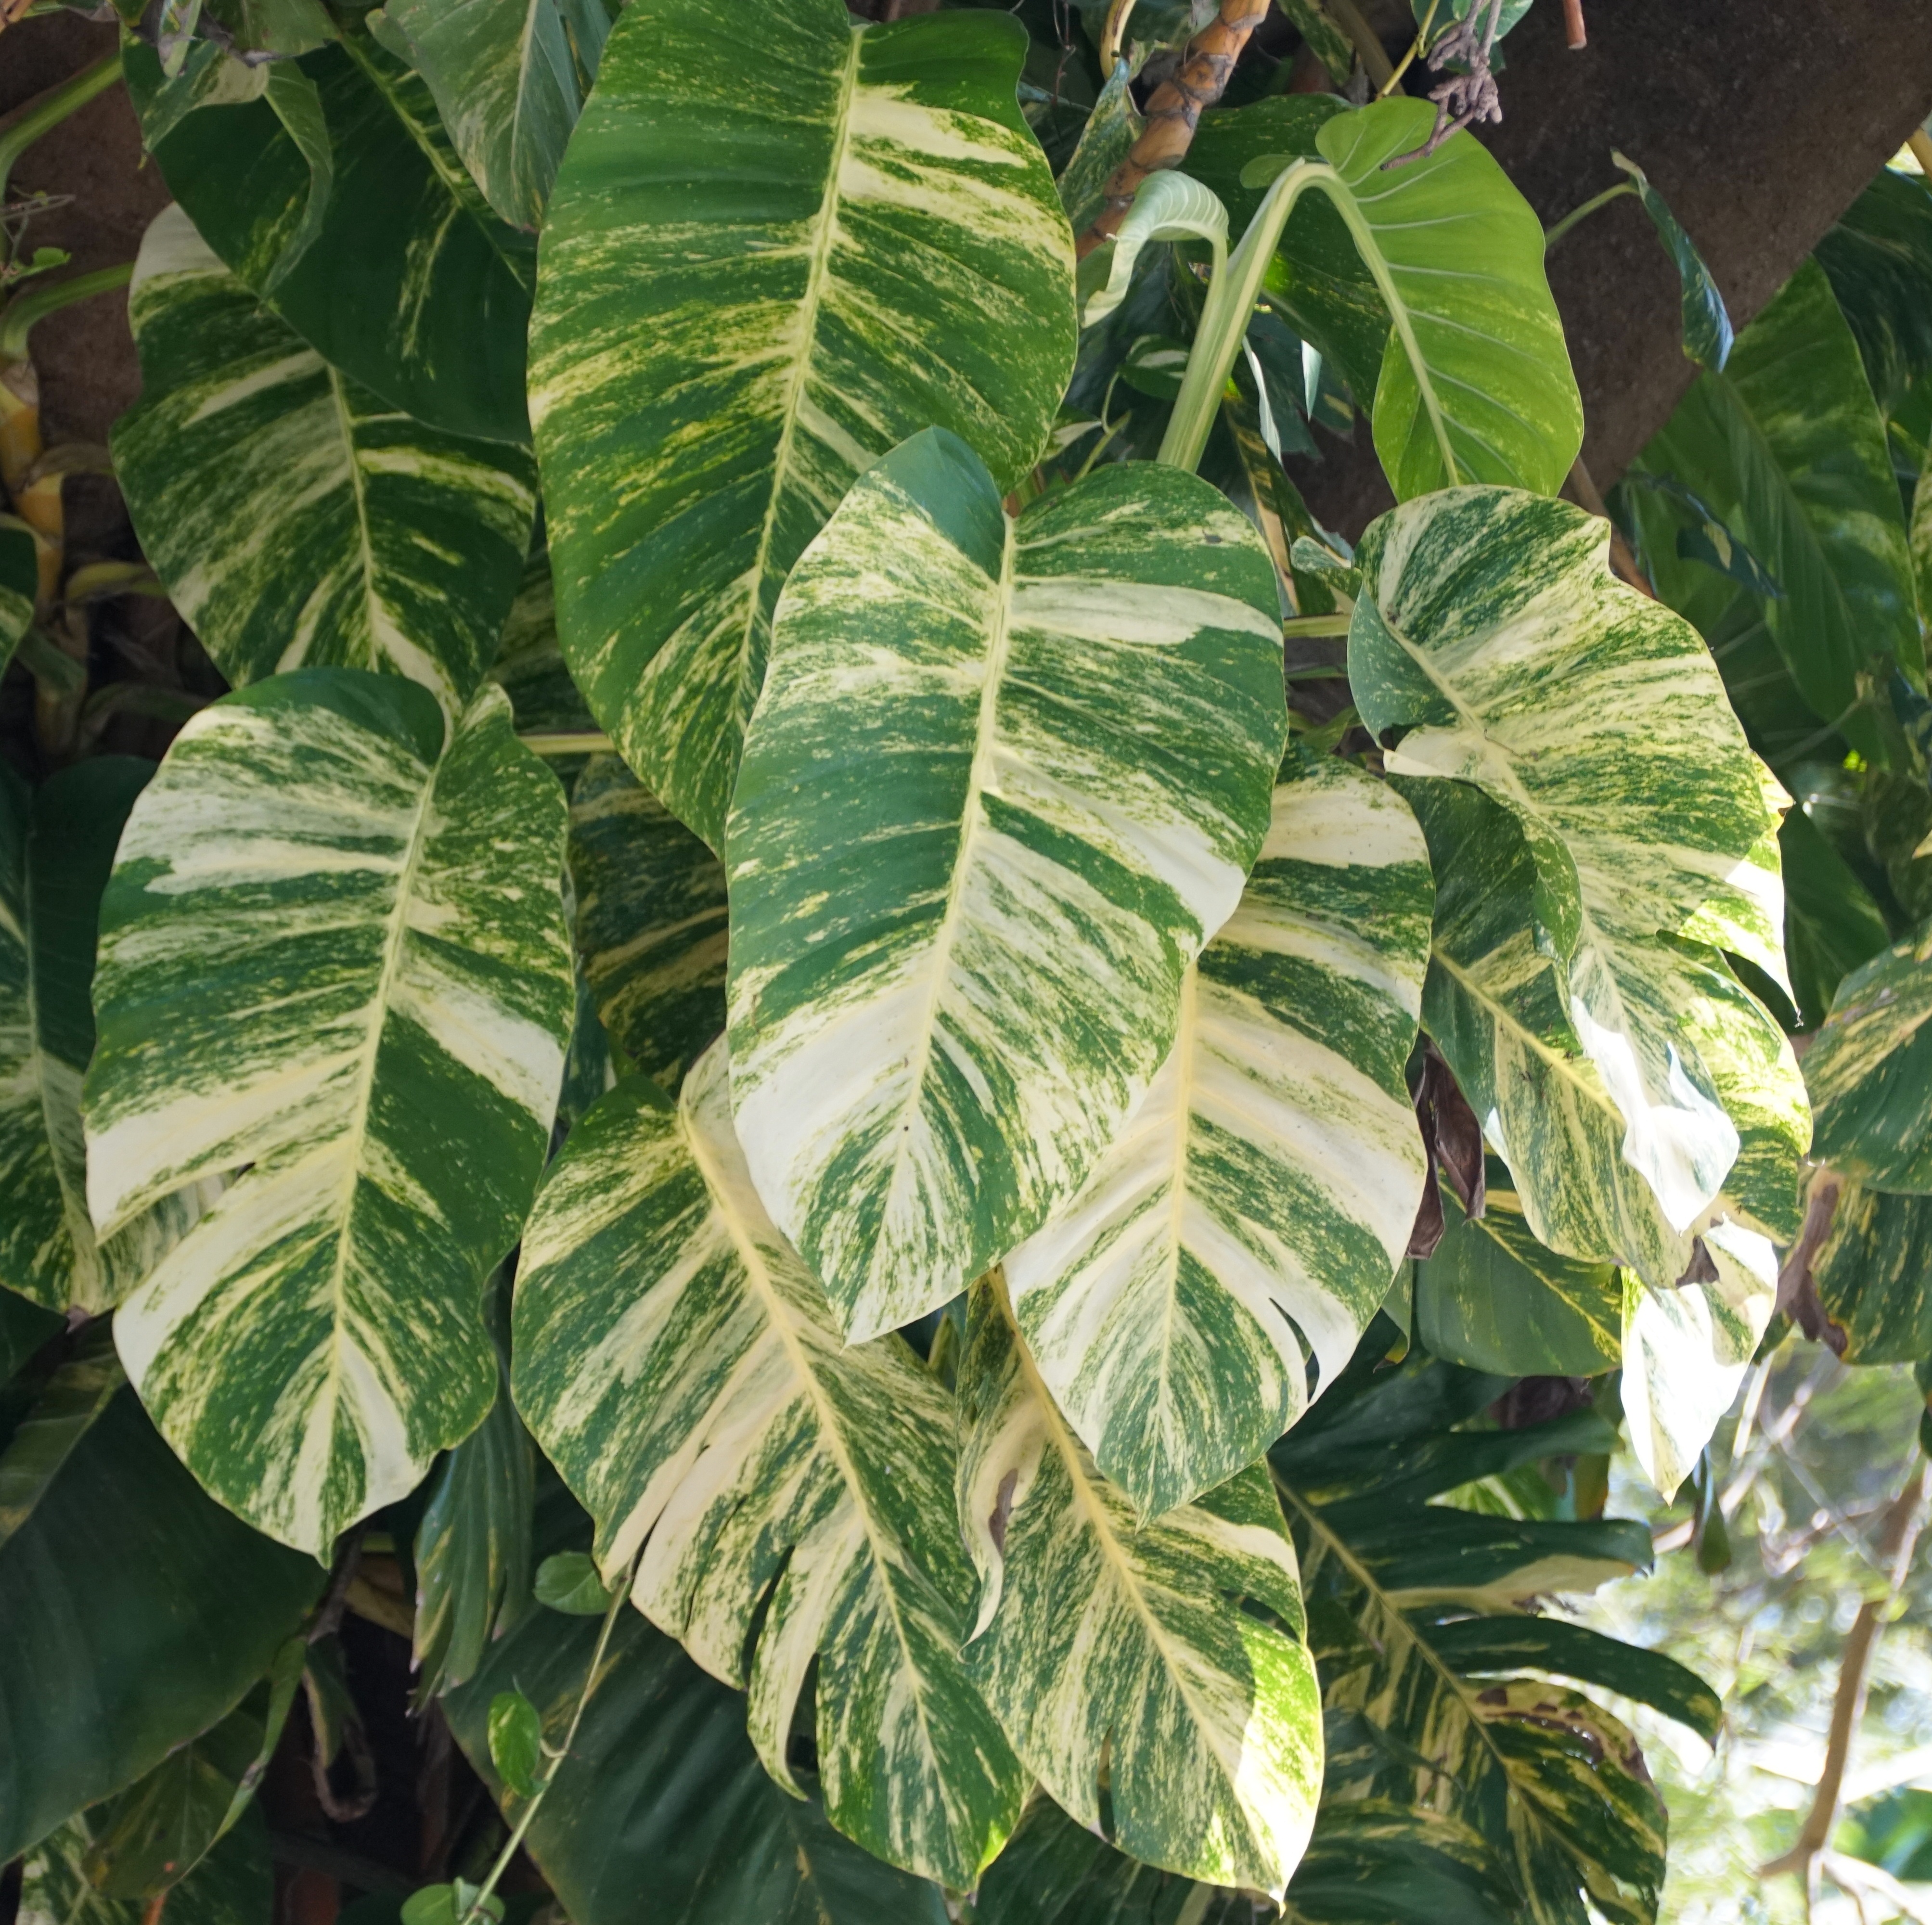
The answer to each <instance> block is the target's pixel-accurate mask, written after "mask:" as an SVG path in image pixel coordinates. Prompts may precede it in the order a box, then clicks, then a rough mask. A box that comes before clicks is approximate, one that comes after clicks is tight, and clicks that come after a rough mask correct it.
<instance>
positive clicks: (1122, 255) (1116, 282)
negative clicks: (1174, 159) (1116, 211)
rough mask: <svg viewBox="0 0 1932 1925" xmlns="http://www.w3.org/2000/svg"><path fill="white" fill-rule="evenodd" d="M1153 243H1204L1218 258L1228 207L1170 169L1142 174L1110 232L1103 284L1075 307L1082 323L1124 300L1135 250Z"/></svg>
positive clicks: (1105, 313) (1104, 314) (1089, 323)
mask: <svg viewBox="0 0 1932 1925" xmlns="http://www.w3.org/2000/svg"><path fill="white" fill-rule="evenodd" d="M1154 241H1205V242H1207V243H1208V244H1209V245H1210V246H1211V247H1212V248H1213V249H1214V258H1215V259H1216V260H1217V262H1218V261H1220V260H1221V259H1223V257H1224V256H1226V252H1227V247H1228V210H1227V209H1226V208H1225V207H1223V205H1221V202H1220V200H1219V199H1217V197H1216V196H1214V194H1212V193H1210V192H1209V191H1208V189H1207V188H1205V187H1203V186H1202V184H1201V183H1200V182H1199V181H1197V180H1195V179H1193V178H1191V177H1190V175H1186V174H1183V173H1181V172H1177V171H1176V170H1175V169H1172V168H1168V169H1163V170H1162V171H1160V172H1157V173H1153V174H1150V175H1148V177H1147V178H1146V179H1145V180H1144V181H1142V183H1141V185H1140V190H1139V192H1138V193H1136V195H1135V196H1134V204H1133V206H1132V207H1131V208H1129V209H1128V210H1127V218H1126V219H1125V220H1123V221H1122V222H1121V226H1120V231H1119V232H1118V233H1116V234H1115V236H1114V240H1113V251H1112V256H1111V257H1110V265H1109V271H1108V275H1107V280H1106V285H1105V286H1101V287H1098V288H1096V289H1094V291H1093V292H1092V293H1091V294H1090V295H1088V297H1087V300H1086V302H1085V305H1084V306H1083V307H1082V309H1081V313H1080V321H1081V325H1082V326H1083V327H1089V328H1091V326H1092V325H1094V322H1097V321H1103V320H1105V319H1106V318H1107V316H1109V314H1111V313H1113V311H1114V310H1115V308H1117V307H1119V306H1120V304H1121V302H1122V301H1124V300H1125V299H1126V298H1127V289H1128V288H1129V286H1130V285H1131V284H1132V283H1133V277H1134V266H1135V264H1136V262H1138V261H1139V259H1140V253H1141V250H1142V248H1143V247H1148V246H1151V244H1153V243H1154ZM1177 391H1178V389H1177Z"/></svg>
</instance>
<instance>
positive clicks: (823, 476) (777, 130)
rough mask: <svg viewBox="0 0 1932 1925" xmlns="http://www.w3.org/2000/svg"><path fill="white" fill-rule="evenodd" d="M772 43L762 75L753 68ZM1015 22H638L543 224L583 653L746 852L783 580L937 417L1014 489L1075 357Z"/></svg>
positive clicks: (687, 12)
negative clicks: (744, 750) (748, 765)
mask: <svg viewBox="0 0 1932 1925" xmlns="http://www.w3.org/2000/svg"><path fill="white" fill-rule="evenodd" d="M748 47H755V48H756V49H757V58H755V59H749V60H748V58H747V57H746V49H747V48H748ZM1025 47H1026V36H1025V34H1024V33H1023V32H1022V31H1021V30H1020V28H1019V25H1018V23H1017V22H1015V21H1013V20H1010V19H1004V18H1003V17H1002V16H1001V15H1000V14H999V13H997V12H992V13H989V12H981V11H971V10H967V11H955V12H947V13H939V14H935V15H932V16H926V17H923V18H919V19H909V20H905V21H902V22H898V24H896V25H889V26H879V27H867V26H862V25H856V24H855V23H854V22H853V21H852V20H851V19H850V18H849V16H847V13H846V10H845V9H844V7H843V6H842V5H841V4H838V0H697V4H694V0H633V4H631V6H629V7H627V8H626V9H625V12H624V14H623V16H622V19H619V22H618V23H617V25H616V27H615V28H613V30H612V32H611V35H610V40H609V42H608V43H607V45H606V46H605V49H604V58H603V63H602V65H601V68H600V70H599V73H598V84H597V88H596V91H595V93H594V94H592V97H591V99H590V101H589V104H588V106H586V109H585V110H584V114H583V118H582V119H581V120H580V121H579V122H578V124H577V132H576V133H575V134H574V136H573V137H572V139H571V145H570V151H569V154H568V157H567V158H566V159H565V162H564V165H563V167H562V172H560V173H559V175H558V177H557V184H556V192H555V193H554V195H553V198H552V201H551V205H550V213H549V215H548V217H547V220H546V222H545V224H544V251H543V265H542V273H541V277H540V283H539V287H538V304H537V309H536V313H535V318H534V320H533V322H532V329H531V335H530V346H531V367H532V373H531V379H530V394H531V415H532V419H533V421H535V424H536V431H537V451H538V456H539V457H540V459H541V462H542V465H543V481H544V502H545V507H546V511H547V513H548V514H549V516H550V542H551V553H552V557H553V562H554V564H555V567H556V586H557V614H558V621H559V629H560V631H561V633H562V638H563V647H564V653H565V656H566V658H568V661H569V662H570V664H571V670H572V672H573V673H574V674H575V676H576V677H577V681H578V682H579V683H580V685H581V686H582V687H583V691H584V692H585V694H586V695H587V696H588V697H589V700H590V706H591V707H592V709H593V710H594V711H595V713H596V715H597V716H598V719H599V720H600V721H601V722H602V723H603V724H604V727H606V728H607V730H609V731H610V733H611V735H612V736H613V737H614V738H615V739H616V742H617V745H618V748H619V750H620V751H621V752H622V754H623V756H624V758H625V760H626V761H628V763H630V764H631V767H632V768H634V769H635V770H636V771H637V773H638V775H640V776H641V777H642V778H643V780H644V781H645V782H646V784H647V785H648V786H649V788H650V789H651V790H652V793H654V794H655V795H657V796H660V797H661V799H663V801H664V803H665V805H667V807H668V808H670V811H671V812H672V813H673V814H674V815H676V816H677V817H679V820H682V821H683V822H685V823H688V824H689V825H690V826H691V828H693V829H695V830H696V831H697V833H698V834H699V835H701V836H703V838H704V839H705V840H706V841H707V842H709V844H711V845H712V847H713V848H721V847H722V846H723V837H724V817H725V811H726V808H727V805H728V804H729V802H730V796H731V786H732V782H733V778H734V777H735V775H736V771H737V766H738V757H739V748H740V745H741V742H742V737H743V733H744V729H745V721H746V720H747V718H748V717H749V715H750V714H751V705H752V703H753V702H754V700H756V699H757V693H758V685H759V682H760V679H762V677H763V673H764V661H765V655H766V648H767V645H768V642H769V628H770V622H771V619H772V607H773V605H774V604H775V602H776V601H777V599H778V591H779V589H780V588H781V586H783V584H784V577H785V574H786V571H787V570H788V569H789V568H790V567H791V565H792V564H793V562H795V561H796V559H798V556H799V553H801V552H802V550H803V549H804V547H805V544H806V543H807V542H808V541H810V540H811V538H812V536H813V535H815V534H816V533H817V532H818V529H820V526H822V525H823V523H824V521H825V519H826V517H827V516H828V515H829V514H830V513H831V512H832V509H833V508H835V507H836V506H837V505H838V501H839V498H840V497H841V496H842V495H843V494H844V493H845V490H846V489H847V487H849V486H850V484H851V482H852V481H853V478H854V477H855V476H856V475H858V473H859V471H860V470H861V469H864V468H865V467H866V466H868V465H869V464H870V463H871V462H872V461H873V460H875V459H876V458H877V457H878V456H880V455H881V454H884V453H885V452H886V450H887V449H888V448H891V447H892V445H894V444H895V442H898V441H900V440H901V439H904V437H905V436H907V435H909V434H912V433H916V431H917V430H919V429H921V428H923V427H927V426H929V425H930V424H938V425H940V426H941V427H947V428H950V429H951V430H954V431H955V432H956V433H959V434H960V435H962V436H964V437H965V439H966V440H967V441H968V442H970V443H971V445H972V446H973V447H974V448H975V449H976V450H977V451H978V453H979V454H980V457H981V458H982V459H983V460H985V461H986V464H987V466H989V468H990V469H992V472H993V474H994V476H995V479H996V481H997V482H998V487H999V488H1000V489H1001V490H1002V491H1004V490H1007V489H1010V488H1011V487H1013V485H1014V484H1015V483H1016V481H1018V480H1019V478H1020V477H1021V476H1022V475H1023V474H1024V473H1025V472H1026V470H1027V469H1028V468H1029V467H1031V466H1032V464H1033V463H1034V461H1035V460H1037V459H1038V458H1039V456H1040V452H1041V451H1042V450H1043V448H1044V447H1045V446H1046V441H1047V437H1048V435H1049V432H1050V430H1051V429H1052V425H1053V421H1054V417H1055V412H1056V410H1057V409H1058V406H1059V404H1060V399H1061V391H1062V390H1063V389H1064V387H1065V385H1066V382H1067V376H1068V374H1069V373H1070V371H1071V370H1072V367H1073V350H1074V337H1075V328H1074V318H1073V235H1072V234H1071V232H1070V230H1069V229H1068V227H1067V217H1066V215H1065V214H1064V213H1062V212H1061V207H1060V202H1059V201H1058V198H1057V197H1056V196H1055V193H1054V187H1053V178H1052V175H1051V173H1050V172H1049V170H1048V168H1047V164H1046V157H1045V156H1044V155H1043V154H1042V153H1041V152H1040V147H1039V144H1038V142H1037V141H1036V140H1035V139H1034V136H1033V135H1032V133H1031V132H1030V131H1029V130H1028V127H1027V125H1026V123H1025V121H1024V120H1023V119H1022V118H1021V115H1020V112H1019V106H1018V105H1017V104H1016V100H1015V97H1014V91H1013V89H1014V82H1015V80H1016V77H1017V76H1018V74H1019V68H1020V63H1021V60H1022V56H1023V55H1024V53H1025Z"/></svg>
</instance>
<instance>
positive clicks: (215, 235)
mask: <svg viewBox="0 0 1932 1925" xmlns="http://www.w3.org/2000/svg"><path fill="white" fill-rule="evenodd" d="M301 65H302V71H303V72H304V73H306V74H307V75H308V76H309V78H310V79H312V80H314V82H315V83H316V86H317V90H318V91H319V92H320V95H321V99H322V106H323V116H324V118H325V119H326V121H327V122H328V124H329V130H330V132H331V133H332V135H333V136H334V139H335V181H334V184H333V186H332V190H331V191H330V193H329V204H328V211H327V213H326V215H325V217H324V218H323V223H322V226H321V229H320V232H318V233H317V234H316V235H315V236H314V238H313V240H311V241H309V242H308V244H307V245H306V246H305V247H304V248H303V250H302V254H301V256H300V257H299V259H298V260H297V261H296V264H295V265H293V267H292V268H289V270H288V271H287V272H286V273H284V274H281V275H279V276H278V274H277V268H278V266H279V265H281V261H282V259H283V256H284V254H285V253H287V251H288V250H289V248H290V246H291V245H292V244H293V242H294V241H295V240H296V237H297V236H298V235H299V234H300V233H301V232H302V228H303V225H304V223H305V220H306V219H307V216H308V206H309V196H310V193H311V187H312V184H313V182H312V175H311V167H310V164H309V161H308V158H307V157H306V156H305V154H303V152H302V149H301V148H300V147H299V145H297V144H296V141H295V139H294V138H293V136H291V135H290V133H289V132H288V131H287V129H286V127H284V125H283V124H282V123H281V119H280V118H279V117H278V115H277V114H276V113H275V109H273V108H272V106H270V105H269V103H268V101H267V100H266V98H257V99H254V100H244V101H242V102H241V103H238V104H235V105H231V106H205V107H202V108H200V109H197V110H196V111H195V112H192V113H190V114H188V115H186V116H185V117H184V118H182V119H181V120H180V121H178V123H177V124H176V125H175V127H173V129H172V131H170V132H169V133H167V135H166V137H165V138H161V139H157V140H156V141H155V142H154V157H155V159H156V160H157V161H158V162H159V163H160V169H161V173H162V175H163V178H165V179H166V182H167V184H168V187H169V190H171V191H172V193H173V195H174V197H175V199H176V200H178V202H180V203H181V206H182V207H183V208H184V209H185V211H187V215H188V217H189V218H190V220H192V221H193V223H194V225H195V227H196V230H197V231H198V232H199V233H200V235H201V236H202V238H203V239H204V240H205V241H206V242H207V243H208V245H209V246H210V247H212V248H213V249H214V252H215V253H217V254H218V255H219V256H220V257H221V259H223V261H225V262H226V263H227V264H228V266H229V268H231V269H232V270H233V272H234V273H236V274H238V275H239V277H241V279H242V280H244V281H245V282H246V283H248V286H250V287H251V288H253V289H254V290H255V292H256V293H257V294H258V295H263V296H264V297H265V298H266V301H267V303H268V304H269V306H270V307H272V308H273V309H274V310H275V313H277V314H278V315H279V316H281V319H283V320H284V321H285V322H287V323H288V325H290V327H292V328H294V329H295V331H296V333H298V334H300V335H301V336H302V337H303V339H304V340H306V341H307V342H308V343H309V345H310V346H311V347H313V348H314V349H315V350H316V352H317V353H319V354H320V355H322V356H323V358H324V359H325V360H326V361H329V363H330V364H332V366H333V367H337V368H339V369H340V370H341V371H342V373H344V374H345V375H346V376H348V377H349V379H351V380H353V381H354V382H357V383H359V385H362V386H363V387H365V388H370V389H371V390H373V391H374V392H375V393H376V394H379V395H380V396H381V397H383V400H385V401H387V402H388V403H390V404H391V405H392V406H395V407H398V408H401V409H405V410H406V411H407V412H408V413H410V415H413V416H414V417H415V418H416V419H417V420H418V421H422V422H425V423H427V424H430V425H431V426H433V427H438V428H441V429H443V430H445V431H446V432H448V433H452V434H460V435H475V436H481V437H483V438H484V439H487V440H491V441H508V442H521V443H523V444H526V445H527V443H528V442H529V415H528V413H527V412H526V408H525V406H524V400H523V357H524V347H523V340H524V335H525V333H526V330H527V328H528V325H529V312H530V294H531V290H532V287H533V286H534V285H535V241H534V239H533V238H532V236H530V235H526V234H520V233H518V232H517V231H516V230H515V229H512V228H510V227H508V226H505V225H504V223H502V222H501V221H500V220H498V219H497V218H496V216H495V214H493V213H492V212H491V211H490V207H489V205H488V203H487V202H486V201H485V200H484V198H483V196H481V194H480V193H478V192H477V190H476V189H475V186H474V184H472V182H471V181H470V179H469V175H467V174H466V172H464V171H463V163H462V162H461V161H460V160H459V159H458V157H457V154H456V151H455V148H453V147H452V145H450V142H449V136H448V135H447V134H446V133H444V131H443V124H442V122H441V121H440V118H438V116H437V109H436V103H435V101H434V99H433V97H431V92H430V88H429V85H428V82H426V81H425V80H424V79H423V78H422V76H421V75H420V74H418V73H414V72H413V71H412V70H410V68H408V67H406V66H404V64H403V63H402V62H401V61H398V60H397V59H396V58H395V57H394V56H393V55H390V54H389V53H387V52H384V51H383V49H382V48H380V46H377V44H376V43H375V42H374V40H371V38H370V37H369V36H368V34H366V33H363V32H359V31H349V32H347V33H345V34H344V35H343V36H342V37H341V39H339V40H338V41H337V42H336V43H335V44H334V45H333V46H327V47H324V48H323V49H321V50H320V52H315V53H311V54H308V55H304V56H303V58H302V62H301ZM126 67H127V79H128V85H129V88H130V92H131V93H132V94H133V97H134V100H135V103H136V106H139V105H141V104H142V103H143V102H144V101H145V100H149V99H151V97H152V96H153V94H154V91H155V89H156V88H157V86H158V85H159V81H160V71H159V67H158V64H157V62H156V61H155V58H154V55H153V54H152V53H151V52H150V51H149V50H148V49H147V48H145V47H144V46H133V47H130V49H128V52H127V61H126Z"/></svg>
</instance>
